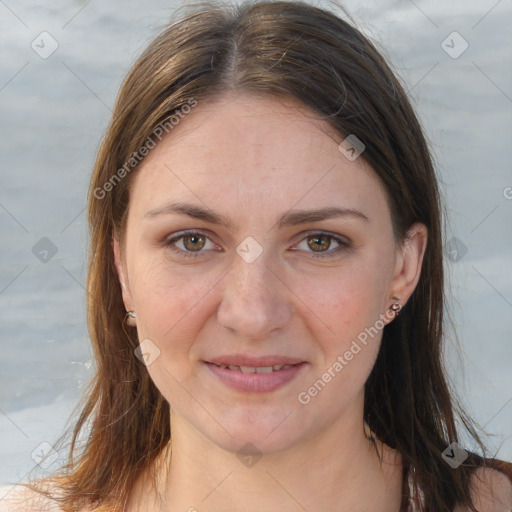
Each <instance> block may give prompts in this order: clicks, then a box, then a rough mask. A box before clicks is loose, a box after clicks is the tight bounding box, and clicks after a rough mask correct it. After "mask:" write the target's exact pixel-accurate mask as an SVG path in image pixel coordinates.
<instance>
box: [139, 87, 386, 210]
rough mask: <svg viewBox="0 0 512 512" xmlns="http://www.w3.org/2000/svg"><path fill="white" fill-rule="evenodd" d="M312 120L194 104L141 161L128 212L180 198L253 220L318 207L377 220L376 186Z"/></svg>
mask: <svg viewBox="0 0 512 512" xmlns="http://www.w3.org/2000/svg"><path fill="white" fill-rule="evenodd" d="M318 117H319V116H318V115H317V114H315V113H313V112H311V111H309V110H308V109H307V108H305V107H303V106H302V105H301V104H300V103H298V102H296V101H293V100H283V99H277V98H271V97H255V96H249V95H238V96H233V95H226V96H223V97H222V98H220V99H218V100H216V101H215V102H211V101H206V100H205V101H204V103H201V102H199V103H198V105H197V106H196V107H194V109H192V111H191V112H190V113H189V114H187V115H186V116H184V117H183V118H182V119H181V120H180V122H179V124H177V125H176V126H174V128H173V129H172V131H171V132H170V133H169V134H168V135H166V136H165V137H164V138H163V140H162V141H161V142H160V143H158V145H157V146H156V147H155V148H154V149H153V150H152V151H151V152H150V153H149V154H148V156H147V157H146V158H145V160H144V161H143V162H142V164H141V166H140V168H139V170H138V171H137V174H136V176H134V179H133V183H132V187H131V193H130V196H131V197H130V203H131V204H130V210H131V211H135V212H137V214H144V213H145V212H147V211H148V210H151V209H152V208H157V207H159V206H161V205H162V204H164V203H165V202H166V201H167V202H168V201H169V200H175V199H180V200H185V199H187V200H188V201H195V202H199V203H201V202H202V203H204V204H205V205H207V206H208V207H210V208H212V209H215V210H226V211H228V210H230V209H235V210H239V211H242V210H244V211H247V212H250V214H251V215H252V214H254V213H258V214H259V215H260V216H261V215H262V214H263V213H264V212H265V213H268V214H269V215H270V214H273V213H275V212H281V211H282V210H283V209H290V208H294V207H295V206H296V207H297V208H305V207H311V208H313V207H322V206H325V204H326V203H332V204H333V205H334V204H338V205H341V206H343V207H345V208H351V207H352V208H362V207H363V206H364V207H365V208H366V210H367V211H369V212H370V214H371V212H373V213H374V214H378V215H382V213H383V212H382V209H384V210H387V204H386V196H385V191H384V188H383V186H382V184H381V182H380V179H379V178H378V177H377V175H376V174H375V172H374V171H373V170H372V169H371V168H370V167H369V166H368V164H366V163H365V161H364V160H363V159H362V158H358V159H356V160H354V161H350V160H349V159H347V158H346V157H345V156H344V155H343V154H342V153H341V152H340V151H339V148H338V145H339V143H340V142H341V140H342V139H343V138H344V137H342V136H341V135H340V134H338V133H337V132H336V131H335V130H334V129H333V128H332V127H331V126H330V125H329V124H328V123H327V122H326V121H322V120H319V119H317V118H318ZM143 210H144V211H143ZM379 210H380V212H379Z"/></svg>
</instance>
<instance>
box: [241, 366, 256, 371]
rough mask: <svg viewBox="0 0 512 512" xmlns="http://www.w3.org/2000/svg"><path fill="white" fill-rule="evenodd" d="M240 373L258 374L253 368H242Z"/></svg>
mask: <svg viewBox="0 0 512 512" xmlns="http://www.w3.org/2000/svg"><path fill="white" fill-rule="evenodd" d="M240 371H241V372H242V373H256V368H254V367H252V366H240Z"/></svg>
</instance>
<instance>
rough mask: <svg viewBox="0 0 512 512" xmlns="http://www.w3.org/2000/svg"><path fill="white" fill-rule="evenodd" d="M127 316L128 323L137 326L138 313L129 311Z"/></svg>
mask: <svg viewBox="0 0 512 512" xmlns="http://www.w3.org/2000/svg"><path fill="white" fill-rule="evenodd" d="M125 318H126V323H127V324H128V325H129V326H131V327H135V325H136V319H137V315H136V314H135V311H127V312H126V316H125Z"/></svg>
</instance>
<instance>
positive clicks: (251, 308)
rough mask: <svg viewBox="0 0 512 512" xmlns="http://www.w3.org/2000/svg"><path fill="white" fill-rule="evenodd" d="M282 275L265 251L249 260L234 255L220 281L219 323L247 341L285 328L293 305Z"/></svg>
mask: <svg viewBox="0 0 512 512" xmlns="http://www.w3.org/2000/svg"><path fill="white" fill-rule="evenodd" d="M280 274H281V275H280ZM282 274H283V272H282V271H281V272H280V271H279V270H278V268H276V266H275V265H272V266H271V265H270V262H269V260H268V258H267V257H266V255H265V252H264V253H263V254H262V255H261V256H260V257H259V258H257V259H256V260H255V261H253V262H251V263H248V262H246V261H245V260H244V259H242V258H241V257H239V256H238V255H235V256H234V262H233V266H232V268H231V270H230V271H229V272H228V274H227V275H226V276H225V278H224V280H223V281H224V283H225V284H224V288H223V294H222V299H221V303H220V305H219V308H218V311H217V319H218V322H219V323H220V325H222V326H223V327H225V328H226V329H229V330H230V331H231V332H233V333H234V334H235V335H237V337H240V338H242V339H248V340H262V339H265V338H268V337H269V336H270V335H271V334H272V333H273V331H276V330H279V329H282V328H283V327H285V326H286V325H287V323H288V322H289V321H290V319H291V317H292V314H293V313H292V310H293V307H292V304H291V302H290V293H291V292H290V290H289V289H288V288H287V287H286V284H285V283H284V279H283V275H282Z"/></svg>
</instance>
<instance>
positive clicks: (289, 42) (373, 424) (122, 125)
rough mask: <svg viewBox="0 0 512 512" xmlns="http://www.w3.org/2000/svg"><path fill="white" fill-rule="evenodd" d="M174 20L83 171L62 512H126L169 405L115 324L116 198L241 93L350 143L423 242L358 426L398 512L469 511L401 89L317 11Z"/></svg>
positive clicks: (191, 13)
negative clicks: (78, 382) (397, 495)
mask: <svg viewBox="0 0 512 512" xmlns="http://www.w3.org/2000/svg"><path fill="white" fill-rule="evenodd" d="M186 9H187V10H186V11H185V13H184V14H183V15H182V16H181V17H179V18H177V19H176V20H174V21H173V22H172V23H171V25H170V26H169V27H168V28H167V29H166V30H165V31H163V32H162V33H161V34H160V35H159V36H158V37H157V38H156V39H155V40H154V41H153V42H152V43H151V44H150V46H149V47H148V48H147V49H146V50H145V51H144V53H143V54H142V56H141V57H140V58H139V59H138V61H137V62H136V64H135V66H134V67H133V69H132V70H131V72H130V73H129V75H128V76H127V78H126V79H125V81H124V83H123V85H122V87H121V90H120V92H119V96H118V98H117V102H116V105H115V108H114V114H113V117H112V121H111V123H110V126H109V127H108V130H107V132H106V135H105V137H104V139H103V142H102V144H101V148H100V150H99V154H98V156H97V160H96V164H95V167H94V171H93V175H92V179H91V185H90V193H89V209H88V215H89V224H90V231H91V241H90V254H89V273H88V280H87V302H88V322H89V331H90V337H91V342H92V345H93V348H94V355H95V360H96V372H95V375H94V377H93V379H92V381H91V383H90V387H89V389H88V391H87V393H86V395H85V403H84V405H83V408H82V410H81V414H80V416H79V418H78V420H77V422H76V425H75V427H74V431H73V436H72V441H71V446H70V456H69V460H68V463H67V464H66V465H65V466H64V467H63V468H62V469H63V471H62V473H61V474H59V475H57V476H56V477H55V478H54V480H55V482H57V483H58V485H59V489H60V498H59V503H60V505H61V506H62V507H63V509H64V510H69V511H71V510H76V508H77V505H80V504H83V503H87V502H95V503H96V504H97V505H98V506H99V508H98V509H97V510H111V511H116V512H117V511H121V510H123V508H124V507H125V504H126V503H127V499H128V496H129V493H130V491H131V489H132V488H133V486H134V483H135V481H136V480H137V479H138V477H139V476H140V475H141V474H142V472H143V471H145V470H147V469H148V468H150V467H151V466H152V463H153V462H154V461H155V460H156V457H157V456H158V455H159V454H160V453H161V452H162V450H163V449H164V448H165V447H166V446H168V442H169V440H170V438H171V432H170V422H169V417H170V416H169V404H168V402H167V401H166V400H165V399H164V398H163V396H162V395H161V394H160V392H159V391H158V389H157V388H156V387H155V385H154V384H153V382H152V380H151V379H150V377H149V374H148V372H147V370H146V367H145V366H144V365H143V364H141V362H140V361H139V360H138V359H137V358H136V357H135V356H134V350H135V349H136V348H137V346H138V344H139V340H138V339H137V334H136V330H135V329H134V328H133V327H128V326H126V324H125V310H124V306H123V301H122V297H121V289H120V286H119V281H118V277H117V274H116V271H115V268H114V256H113V250H112V237H113V235H114V234H115V233H122V231H123V226H124V220H125V218H126V212H127V207H128V202H129V184H130V182H131V178H132V176H133V175H134V174H135V173H136V171H137V164H138V163H139V161H140V160H142V157H140V153H141V151H140V150H141V148H143V147H145V146H147V144H148V140H149V138H151V137H152V136H154V134H155V133H158V130H161V127H162V126H163V125H165V123H168V121H169V120H170V119H171V118H172V116H173V115H176V113H177V112H182V111H183V109H184V107H185V105H189V108H190V105H191V104H192V103H193V102H197V103H199V104H200V103H202V102H206V101H208V100H212V99H214V98H215V97H216V96H218V95H221V94H223V93H225V92H227V91H238V92H246V93H252V94H259V95H271V96H273V97H281V98H287V97H293V98H295V99H298V100H300V101H301V102H302V103H303V104H304V105H307V106H308V107H310V109H311V111H312V112H314V113H316V114H317V116H318V118H320V119H324V120H325V121H326V122H327V123H329V124H330V125H331V126H333V127H334V128H335V129H336V130H337V131H338V132H339V134H340V135H341V136H343V137H346V136H348V135H349V134H353V135H355V136H357V138H358V139H360V140H361V141H363V143H364V144H365V151H364V154H363V157H364V158H365V160H366V161H367V162H368V163H369V164H370V165H371V166H372V168H373V169H374V170H375V172H376V173H377V174H378V176H379V177H380V179H381V181H382V183H383V184H384V186H385V189H386V191H387V196H388V201H389V205H390V210H391V216H392V222H393V228H394V235H395V238H396V241H397V242H398V243H401V242H402V241H403V240H404V237H405V235H406V231H407V229H408V228H409V227H410V226H411V225H412V224H413V223H415V222H420V223H423V224H425V225H426V227H427V228H428V232H429V236H428V246H427V249H426V254H425V257H424V261H423V268H422V272H421V276H420V279H419V283H418V285H417V287H416V289H415V291H414V293H413V294H412V296H411V298H410V300H409V302H408V303H407V305H406V306H405V307H404V309H403V311H402V312H401V313H400V315H399V316H398V317H397V319H396V320H395V321H394V322H392V323H391V324H389V325H387V326H386V327H385V328H384V332H383V338H382V345H381V349H380V352H379V355H378V358H377V361H376V363H375V366H374V368H373V371H372V373H371V375H370V377H369V379H368V381H367V383H366V389H365V408H364V414H365V420H366V422H367V423H368V425H369V427H370V428H371V430H372V431H373V432H374V433H375V434H376V435H377V437H378V438H379V439H380V440H382V441H383V442H384V443H386V444H387V445H389V446H390V447H392V448H394V449H396V450H398V451H399V452H400V454H401V456H402V461H403V468H404V471H403V475H404V480H403V498H402V510H407V507H408V504H409V496H410V492H409V486H408V485H407V482H408V479H409V478H411V479H412V480H411V481H412V483H413V489H415V493H413V494H418V492H419V491H420V490H421V493H423V495H424V504H423V505H422V507H421V510H424V511H434V510H435V511H436V512H442V511H451V510H453V508H454V506H455V505H456V504H457V503H458V504H460V505H463V506H469V507H470V508H471V510H475V509H474V508H473V506H472V504H471V497H470V476H471V473H472V471H473V470H474V468H476V467H477V466H482V465H486V464H490V462H489V461H488V460H487V459H485V458H482V457H481V456H477V455H475V454H470V456H469V457H468V459H466V461H464V463H463V464H462V465H460V466H459V467H458V468H457V469H452V468H451V467H450V466H449V465H448V464H447V462H446V461H445V460H444V459H443V457H442V452H443V451H444V450H445V449H446V447H447V446H448V445H449V444H450V443H452V442H456V441H457V440H458V439H459V438H458V434H457V428H456V420H457V418H458V420H459V421H460V422H461V424H462V425H464V427H465V428H466V429H467V431H468V432H469V435H470V437H472V439H474V440H475V442H476V444H477V445H478V446H479V447H480V449H481V451H482V453H483V454H485V452H484V451H483V450H484V447H483V445H482V443H481V442H480V439H479V437H478V435H477V433H476V431H475V429H474V428H473V427H472V426H471V425H472V423H471V421H470V420H469V418H468V417H467V416H466V415H465V414H464V413H462V412H459V413H457V414H456V413H455V410H454V409H455V405H454V401H453V398H452V394H451V392H450V390H449V387H448V384H447V381H446V375H445V370H444V368H443V366H442V358H441V346H442V341H443V339H444V323H445V321H444V320H443V315H444V314H445V293H444V275H443V242H442V231H443V227H442V207H441V202H440V195H439V191H438V185H437V179H436V175H435V170H434V166H433V162H432V158H431V155H430V152H429V149H428V146H427V143H426V140H425V137H424V134H423V132H422V129H421V127H420V124H419V122H418V120H417V118H416V115H415V113H414V111H413V109H412V107H411V104H410V102H409V100H408V98H407V95H406V93H405V91H404V88H403V86H402V85H401V83H400V81H399V79H398V78H397V77H396V76H395V74H394V73H393V72H392V71H391V69H390V67H389V66H388V64H387V63H386V62H385V60H384V58H383V57H382V56H381V54H380V53H379V51H377V49H376V48H375V46H374V45H373V44H372V43H371V42H370V41H369V40H368V38H366V37H365V36H363V35H362V34H361V32H359V31H358V30H357V29H356V28H354V26H353V25H352V24H351V23H348V22H347V21H344V19H342V18H341V17H339V16H338V15H336V14H334V13H333V12H331V11H330V10H327V9H321V8H318V7H314V6H312V5H309V4H307V3H304V2H301V1H297V0H294V1H293V2H291V1H250V2H245V3H243V4H241V5H233V4H223V3H213V2H212V3H208V2H203V3H200V4H196V5H191V6H187V7H186ZM183 122H186V119H185V120H184V121H183ZM168 129H169V131H170V126H169V124H168ZM171 136H172V135H171ZM139 157H140V158H139ZM123 169H124V171H123ZM84 431H86V436H85V441H84V442H80V443H79V440H80V435H81V433H83V432H84Z"/></svg>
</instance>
